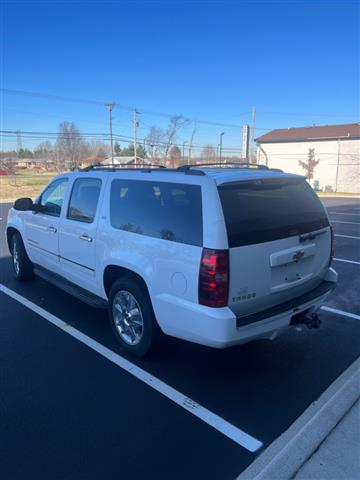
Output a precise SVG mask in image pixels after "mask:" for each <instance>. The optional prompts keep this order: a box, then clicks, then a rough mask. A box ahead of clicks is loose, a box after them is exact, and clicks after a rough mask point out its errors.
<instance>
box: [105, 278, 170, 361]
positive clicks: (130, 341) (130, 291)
mask: <svg viewBox="0 0 360 480" xmlns="http://www.w3.org/2000/svg"><path fill="white" fill-rule="evenodd" d="M109 318H110V324H111V328H112V330H113V332H114V334H115V336H116V339H117V341H118V343H119V344H120V346H121V347H122V348H123V349H124V350H126V351H127V352H129V353H131V354H133V355H136V356H138V357H143V356H145V355H147V354H148V353H150V351H153V350H154V349H155V348H156V346H158V343H159V341H160V339H161V330H160V327H159V325H158V324H157V321H156V319H155V315H154V312H153V309H152V305H151V302H150V299H149V296H148V294H147V292H146V291H145V289H144V288H143V287H142V286H141V285H139V283H138V282H136V281H135V280H133V279H132V278H122V279H119V280H117V281H116V282H115V283H114V284H113V286H112V288H111V290H110V295H109Z"/></svg>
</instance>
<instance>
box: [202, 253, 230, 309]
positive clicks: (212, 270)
mask: <svg viewBox="0 0 360 480" xmlns="http://www.w3.org/2000/svg"><path fill="white" fill-rule="evenodd" d="M228 295H229V250H212V249H209V248H204V249H203V252H202V257H201V263H200V273H199V303H200V304H201V305H206V306H208V307H214V308H219V307H225V306H226V305H227V303H228Z"/></svg>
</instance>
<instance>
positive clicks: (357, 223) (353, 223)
mask: <svg viewBox="0 0 360 480" xmlns="http://www.w3.org/2000/svg"><path fill="white" fill-rule="evenodd" d="M330 220H331V223H349V224H350V225H360V222H344V221H342V220H333V219H332V218H331V219H330Z"/></svg>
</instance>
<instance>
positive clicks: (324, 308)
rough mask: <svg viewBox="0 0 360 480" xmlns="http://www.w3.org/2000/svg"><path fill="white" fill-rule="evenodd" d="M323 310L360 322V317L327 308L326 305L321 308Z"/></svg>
mask: <svg viewBox="0 0 360 480" xmlns="http://www.w3.org/2000/svg"><path fill="white" fill-rule="evenodd" d="M321 310H325V312H330V313H336V315H342V316H343V317H349V318H353V319H354V320H360V315H356V314H355V313H350V312H344V310H338V309H337V308H331V307H326V306H325V305H324V306H322V307H321Z"/></svg>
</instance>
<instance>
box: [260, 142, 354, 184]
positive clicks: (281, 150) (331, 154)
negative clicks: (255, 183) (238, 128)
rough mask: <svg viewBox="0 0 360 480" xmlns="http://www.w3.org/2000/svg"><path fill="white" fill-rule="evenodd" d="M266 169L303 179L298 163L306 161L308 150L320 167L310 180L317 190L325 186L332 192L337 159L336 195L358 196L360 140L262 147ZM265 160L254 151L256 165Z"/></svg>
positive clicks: (292, 143)
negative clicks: (317, 185) (344, 193)
mask: <svg viewBox="0 0 360 480" xmlns="http://www.w3.org/2000/svg"><path fill="white" fill-rule="evenodd" d="M261 148H262V149H263V150H264V151H265V152H266V156H267V159H268V166H269V167H275V168H281V169H282V170H284V171H286V172H291V173H298V174H300V175H305V170H304V169H303V168H302V167H301V166H300V165H299V160H303V161H306V159H307V156H308V152H309V148H314V149H315V158H317V159H320V163H319V164H318V165H317V167H315V173H314V179H313V180H312V182H311V183H313V182H314V181H315V180H318V181H319V182H320V188H322V189H323V188H324V187H325V186H327V185H329V186H331V187H332V188H333V190H334V191H335V190H336V170H337V163H338V155H339V159H340V162H339V171H338V181H337V191H338V192H346V193H360V140H345V139H341V140H339V141H338V140H327V141H307V142H287V143H263V144H261ZM266 156H265V155H264V153H263V152H262V151H261V149H260V148H259V147H258V149H257V157H258V162H259V163H266Z"/></svg>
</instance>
